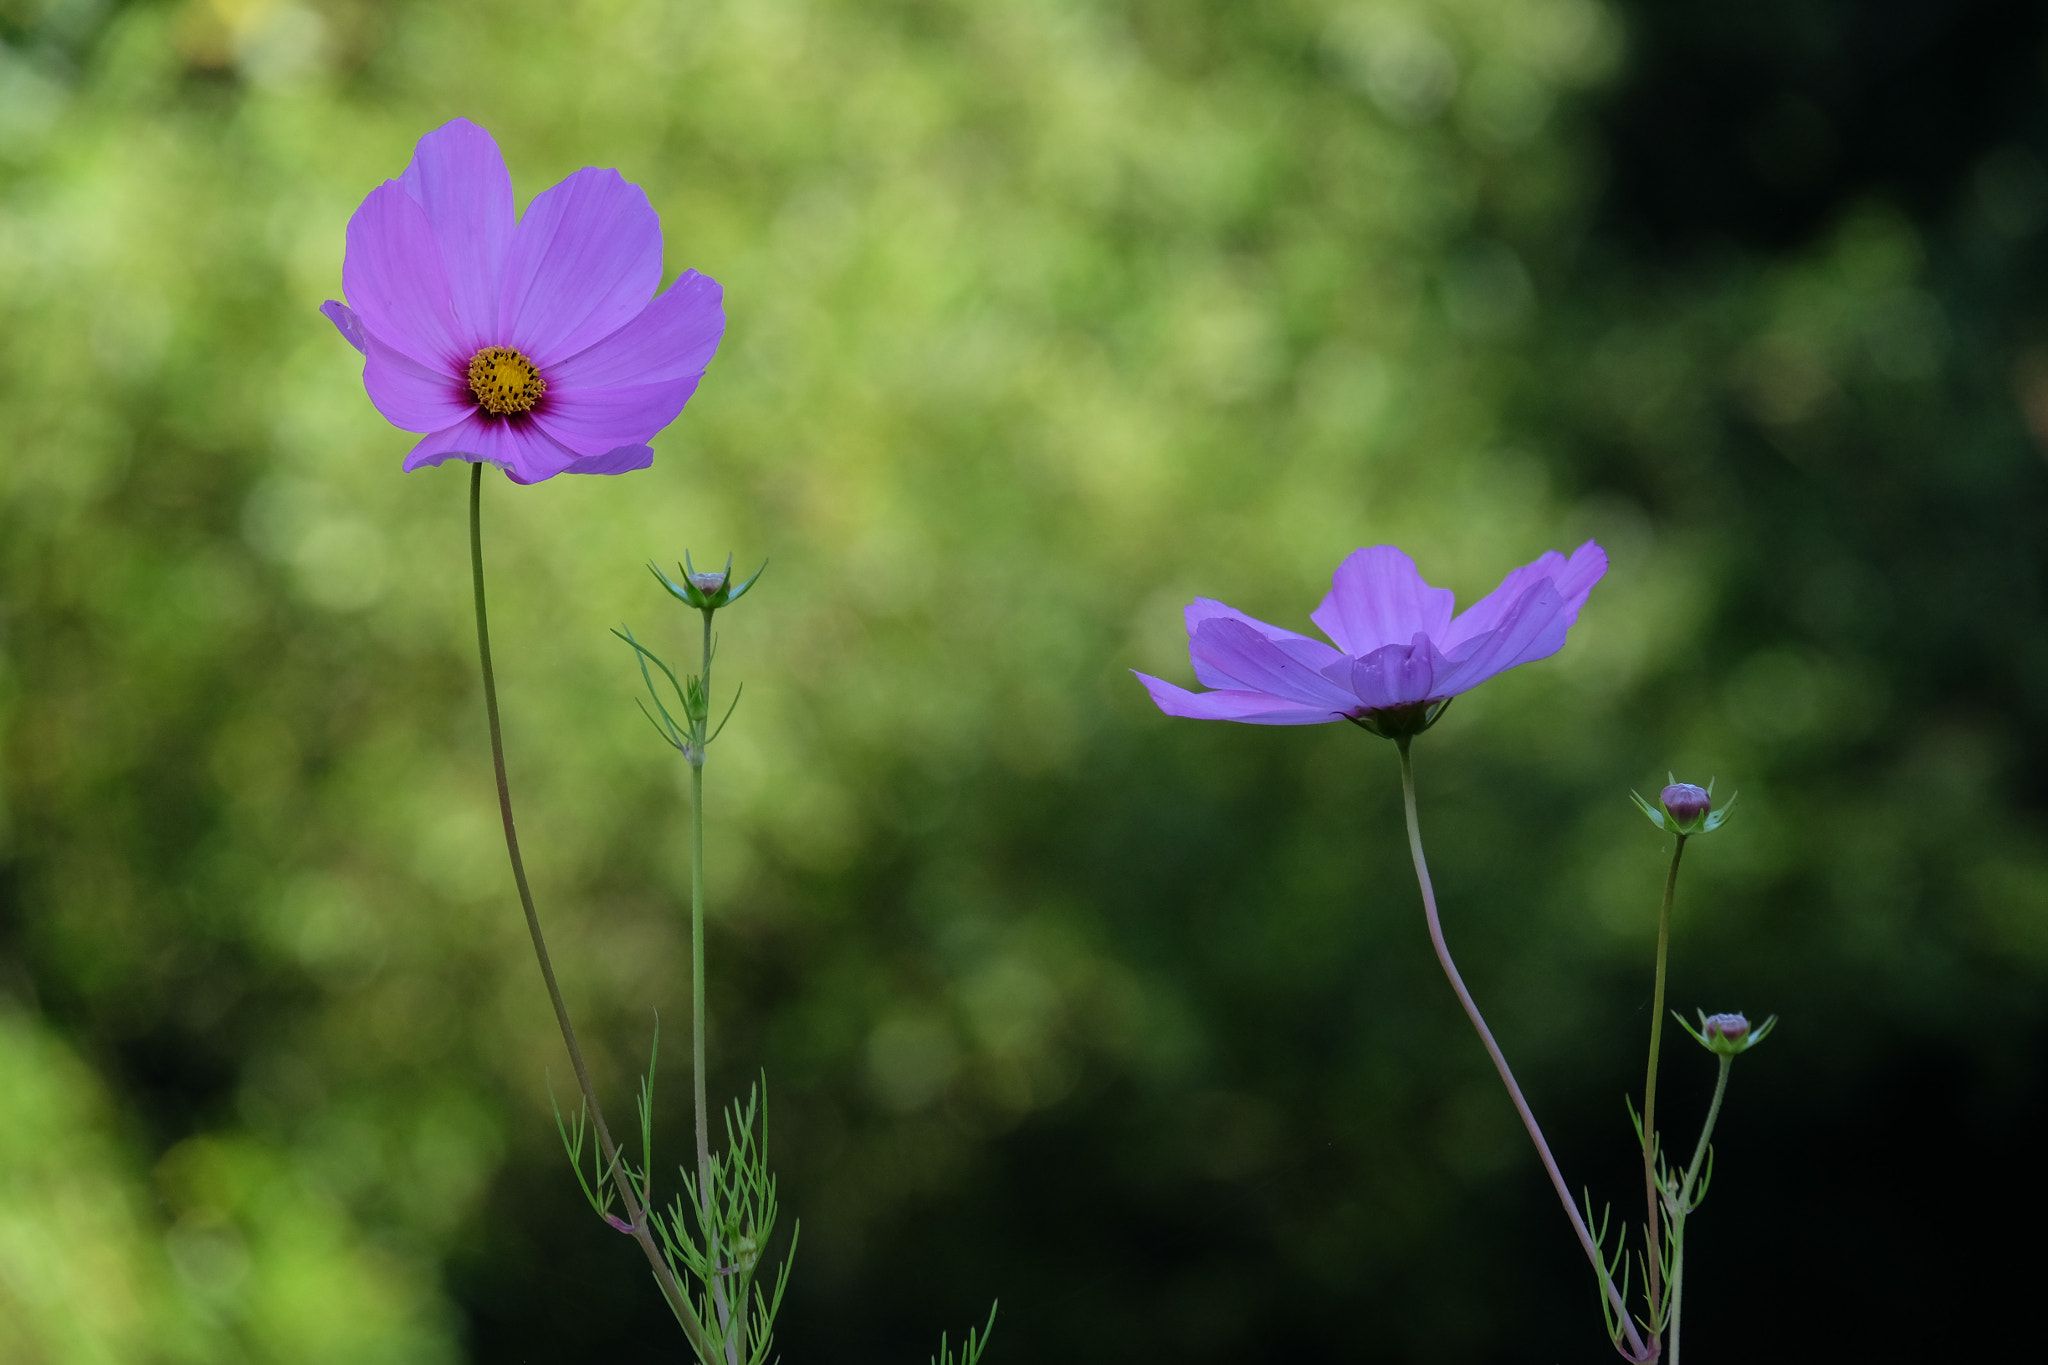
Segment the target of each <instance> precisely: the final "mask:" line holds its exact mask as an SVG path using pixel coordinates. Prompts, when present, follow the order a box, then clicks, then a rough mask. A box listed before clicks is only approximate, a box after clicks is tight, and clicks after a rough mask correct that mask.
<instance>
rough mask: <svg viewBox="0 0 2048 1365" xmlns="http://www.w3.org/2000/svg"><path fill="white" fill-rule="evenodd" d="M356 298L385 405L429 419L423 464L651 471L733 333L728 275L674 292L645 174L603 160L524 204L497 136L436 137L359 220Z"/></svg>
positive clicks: (348, 271)
mask: <svg viewBox="0 0 2048 1365" xmlns="http://www.w3.org/2000/svg"><path fill="white" fill-rule="evenodd" d="M341 278H342V289H343V292H345V293H346V294H347V295H348V303H347V304H346V305H343V304H340V303H335V302H333V301H331V300H330V301H329V302H328V303H327V304H325V305H324V306H322V308H321V309H320V311H321V312H322V313H325V314H326V315H327V317H328V319H329V320H330V321H332V322H333V323H334V325H335V326H336V327H337V328H339V329H340V331H341V334H342V336H344V337H346V338H347V339H348V342H349V344H350V345H352V346H354V347H355V348H356V349H357V350H358V351H361V352H362V353H363V387H364V388H365V389H367V390H368V391H369V395H370V401H371V402H372V403H374V404H375V405H376V407H377V411H378V412H380V413H382V414H383V415H384V418H385V420H387V421H389V422H390V423H391V424H392V425H393V426H397V427H402V428H404V429H405V430H407V431H417V432H425V433H426V435H425V437H424V439H422V440H421V441H420V442H419V444H417V445H415V446H414V447H413V448H412V453H411V454H410V455H407V456H406V457H405V467H406V468H407V469H409V470H410V469H418V468H419V467H420V466H421V465H429V464H440V463H441V462H442V461H443V460H449V459H457V460H471V461H481V462H483V463H486V464H494V465H496V466H498V467H499V468H500V469H503V470H504V471H505V472H506V473H507V474H508V475H510V476H511V477H512V479H513V480H514V481H515V482H518V483H538V482H540V481H541V480H542V479H551V478H553V477H554V476H555V475H557V474H562V473H572V474H623V473H625V472H626V471H627V470H631V469H645V468H646V467H647V466H648V465H649V464H650V463H652V462H653V459H654V452H653V450H651V449H650V448H649V447H648V444H647V442H648V441H649V440H650V439H652V438H653V436H654V434H655V433H656V432H658V431H660V430H661V429H662V428H663V427H665V426H667V425H668V424H669V423H670V422H673V421H674V420H675V419H676V416H677V414H679V413H681V412H682V410H683V404H684V403H686V402H688V401H689V399H690V395H691V394H692V393H693V392H695V391H696V388H697V381H698V380H699V379H700V378H702V377H703V374H704V367H705V366H706V365H708V364H710V362H711V356H712V353H713V352H714V351H716V350H717V349H718V341H719V338H720V337H721V336H722V335H723V334H724V332H725V311H724V309H723V307H722V306H721V303H720V299H721V291H720V290H719V287H718V283H717V282H716V281H715V280H712V279H709V278H707V277H705V276H703V275H699V274H698V273H697V272H696V271H694V270H691V271H685V272H684V273H683V275H682V276H681V278H679V279H677V280H676V282H675V283H674V284H672V285H670V286H669V287H668V288H667V289H666V290H664V291H662V293H661V294H659V295H656V294H655V292H654V291H655V289H656V288H657V287H658V286H659V285H660V284H661V221H660V219H658V218H657V217H656V216H655V213H654V208H653V206H652V205H651V204H649V203H648V202H647V196H646V194H645V193H643V192H642V191H641V189H640V187H639V186H638V185H634V184H630V183H628V182H627V181H626V180H624V179H621V178H620V176H619V173H618V172H617V171H606V170H596V169H586V170H581V171H578V172H576V173H575V174H574V175H572V176H570V177H569V178H568V179H566V180H564V181H563V182H562V183H561V184H559V185H556V186H555V187H554V188H552V189H549V190H546V191H544V192H542V193H541V194H540V195H539V196H538V197H537V198H535V199H534V201H533V202H532V203H531V204H529V205H527V208H526V213H525V215H524V216H523V217H515V215H514V213H513V209H512V177H511V175H510V174H509V173H507V171H506V170H505V160H504V158H503V157H502V156H500V155H499V154H498V144H497V143H496V142H493V141H492V140H491V135H490V134H489V133H487V132H485V131H484V130H483V129H481V128H479V127H477V126H476V125H475V124H473V123H471V122H469V121H468V120H466V119H456V120H455V121H454V122H452V123H448V124H444V125H443V126H441V127H439V128H437V129H435V130H434V131H433V132H431V133H429V134H427V135H426V136H425V137H423V138H421V139H420V143H419V147H418V148H417V149H416V150H415V151H414V152H413V158H412V162H411V164H410V165H408V166H407V167H406V168H405V174H404V175H402V176H400V177H399V178H398V179H396V180H387V181H385V182H384V183H383V184H382V185H379V186H378V187H377V188H376V189H374V190H372V191H370V197H369V198H367V199H365V200H364V201H363V206H362V207H361V208H359V209H357V210H356V212H355V216H354V217H353V218H351V219H349V223H348V250H347V254H346V255H345V256H344V257H343V259H342V266H341Z"/></svg>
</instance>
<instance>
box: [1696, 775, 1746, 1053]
mask: <svg viewBox="0 0 2048 1365" xmlns="http://www.w3.org/2000/svg"><path fill="white" fill-rule="evenodd" d="M1694 790H1695V791H1697V790H1698V788H1694ZM1700 1032H1702V1033H1704V1034H1706V1035H1707V1040H1708V1041H1709V1042H1721V1041H1724V1040H1725V1041H1727V1042H1730V1043H1740V1042H1741V1041H1742V1040H1743V1039H1744V1038H1747V1037H1748V1036H1749V1020H1747V1019H1745V1018H1743V1017H1742V1016H1741V1015H1739V1014H1710V1015H1708V1016H1707V1018H1706V1023H1705V1026H1704V1027H1702V1028H1701V1029H1700Z"/></svg>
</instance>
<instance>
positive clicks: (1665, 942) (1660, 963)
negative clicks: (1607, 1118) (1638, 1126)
mask: <svg viewBox="0 0 2048 1365" xmlns="http://www.w3.org/2000/svg"><path fill="white" fill-rule="evenodd" d="M1684 856H1685V836H1684V835H1683V834H1681V835H1679V836H1678V847H1677V848H1675V849H1673V850H1672V851H1671V871H1670V873H1669V874H1668V875H1667V876H1666V877H1665V878H1664V906H1663V909H1661V910H1660V911H1658V913H1657V989H1656V991H1655V992H1654V993H1653V995H1652V997H1651V1001H1650V1065H1649V1069H1648V1072H1647V1074H1646V1075H1645V1077H1644V1079H1643V1132H1642V1138H1643V1198H1644V1201H1645V1202H1646V1204H1647V1205H1648V1208H1649V1217H1650V1221H1649V1222H1648V1223H1647V1224H1646V1225H1645V1226H1644V1229H1643V1232H1644V1236H1645V1237H1646V1238H1647V1240H1648V1242H1649V1247H1650V1254H1649V1257H1648V1258H1647V1263H1646V1265H1645V1267H1644V1273H1645V1275H1646V1276H1647V1278H1648V1280H1649V1295H1650V1318H1651V1321H1653V1322H1654V1321H1655V1320H1656V1317H1657V1312H1658V1309H1659V1307H1660V1305H1662V1303H1663V1301H1664V1299H1663V1295H1664V1284H1663V1277H1664V1265H1663V1261H1662V1259H1661V1258H1662V1254H1663V1253H1662V1247H1661V1245H1660V1243H1659V1234H1658V1223H1659V1222H1660V1220H1659V1219H1658V1217H1657V1209H1658V1203H1659V1200H1658V1189H1657V1058H1658V1056H1659V1054H1660V1053H1661V1051H1662V1048H1663V1043H1664V964H1665V963H1666V961H1667V960H1668V959H1669V956H1670V951H1671V898H1672V897H1673V896H1674V895H1676V894H1677V891H1678V860H1679V859H1680V858H1683V857H1684Z"/></svg>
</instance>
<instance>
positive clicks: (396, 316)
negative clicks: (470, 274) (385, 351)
mask: <svg viewBox="0 0 2048 1365" xmlns="http://www.w3.org/2000/svg"><path fill="white" fill-rule="evenodd" d="M341 285H342V289H343V291H344V292H345V293H346V294H347V295H348V302H349V307H351V308H353V309H354V310H355V313H356V316H357V317H359V318H360V319H361V320H362V323H363V326H364V327H365V328H366V329H367V330H369V331H371V332H375V333H376V334H377V336H378V337H379V338H380V339H382V340H383V342H384V344H385V345H387V346H389V347H391V348H392V349H394V350H397V351H402V352H404V353H405V354H406V355H408V356H411V357H412V358H413V359H414V360H417V361H418V362H419V363H420V364H422V365H425V366H428V367H429V368H434V367H439V368H443V369H448V368H453V367H455V366H458V365H464V364H467V363H468V361H469V357H470V356H471V355H473V354H475V349H474V348H473V347H466V346H464V344H463V342H462V340H461V337H460V328H458V326H457V324H456V321H455V311H454V308H453V305H452V304H451V303H450V302H449V296H448V277H447V275H446V273H445V272H444V271H443V270H442V268H441V248H440V247H439V246H437V245H436V244H435V242H434V230H433V227H432V226H431V225H430V224H429V223H428V222H427V215H426V212H425V211H424V210H423V209H421V208H420V206H419V205H418V204H417V203H416V202H414V200H413V198H412V196H411V195H409V194H407V193H406V192H405V187H404V186H402V185H401V184H399V182H398V181H396V180H387V181H385V182H384V183H383V184H381V185H379V186H378V187H377V188H376V189H374V190H371V191H370V195H369V198H367V199H365V200H363V206H362V207H361V208H359V209H357V210H356V211H355V216H354V217H352V218H350V219H349V220H348V248H347V251H346V252H345V253H344V254H343V256H342V258H341Z"/></svg>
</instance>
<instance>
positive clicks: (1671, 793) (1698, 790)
mask: <svg viewBox="0 0 2048 1365" xmlns="http://www.w3.org/2000/svg"><path fill="white" fill-rule="evenodd" d="M1657 799H1658V800H1660V801H1662V802H1663V803H1664V810H1665V812H1666V813H1667V814H1668V815H1670V817H1671V818H1672V819H1673V820H1676V821H1677V822H1678V824H1679V828H1680V829H1682V830H1683V831H1684V832H1685V833H1687V834H1691V833H1692V832H1693V831H1694V830H1695V829H1697V828H1698V827H1699V823H1700V821H1701V820H1702V819H1704V818H1705V817H1706V814H1707V811H1708V810H1710V809H1711V808H1712V807H1713V804H1714V798H1713V797H1712V796H1710V795H1708V793H1707V789H1706V788H1705V787H1695V786H1694V785H1693V784H1692V783H1690V782H1673V783H1672V784H1671V785H1670V786H1668V787H1666V788H1665V789H1664V790H1663V791H1662V792H1660V793H1659V794H1658V798H1657Z"/></svg>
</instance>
